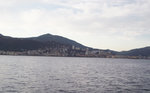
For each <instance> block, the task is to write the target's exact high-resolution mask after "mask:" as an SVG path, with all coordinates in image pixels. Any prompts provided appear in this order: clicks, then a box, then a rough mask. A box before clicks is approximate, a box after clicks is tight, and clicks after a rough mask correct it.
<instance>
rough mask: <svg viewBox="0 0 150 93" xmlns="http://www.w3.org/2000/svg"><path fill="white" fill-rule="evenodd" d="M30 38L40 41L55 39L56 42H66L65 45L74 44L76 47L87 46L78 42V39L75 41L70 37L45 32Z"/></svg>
mask: <svg viewBox="0 0 150 93" xmlns="http://www.w3.org/2000/svg"><path fill="white" fill-rule="evenodd" d="M30 39H32V40H36V41H40V42H51V41H54V42H57V43H61V44H65V45H74V46H76V47H80V48H86V47H85V46H84V45H82V44H80V43H77V42H76V41H73V40H70V39H68V38H65V37H62V36H58V35H51V34H44V35H41V36H38V37H32V38H30Z"/></svg>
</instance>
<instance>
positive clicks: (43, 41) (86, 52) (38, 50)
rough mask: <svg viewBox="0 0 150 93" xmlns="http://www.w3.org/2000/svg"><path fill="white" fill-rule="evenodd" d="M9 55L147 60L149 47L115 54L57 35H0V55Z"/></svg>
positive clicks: (149, 52) (149, 55) (115, 52)
mask: <svg viewBox="0 0 150 93" xmlns="http://www.w3.org/2000/svg"><path fill="white" fill-rule="evenodd" d="M73 46H74V47H73ZM18 52H19V53H18ZM20 52H21V53H20ZM11 53H14V54H16V53H18V54H24V55H49V56H51V55H53V56H86V57H113V58H118V57H119V58H120V57H121V58H145V57H146V58H149V57H150V46H149V47H144V48H138V49H132V50H129V51H122V52H117V51H113V50H109V49H107V50H102V49H94V48H90V47H86V46H84V45H82V44H80V43H78V42H76V41H73V40H70V39H68V38H65V37H62V36H58V35H51V34H44V35H41V36H38V37H30V38H14V37H9V36H4V35H2V34H0V54H11ZM128 56H129V57H128ZM134 56H136V57H134ZM141 56H142V57H141Z"/></svg>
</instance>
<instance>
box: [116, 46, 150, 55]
mask: <svg viewBox="0 0 150 93" xmlns="http://www.w3.org/2000/svg"><path fill="white" fill-rule="evenodd" d="M117 54H118V55H125V56H145V57H148V56H150V46H149V47H144V48H138V49H132V50H129V51H122V52H119V53H117Z"/></svg>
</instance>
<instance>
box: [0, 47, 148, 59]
mask: <svg viewBox="0 0 150 93" xmlns="http://www.w3.org/2000/svg"><path fill="white" fill-rule="evenodd" d="M0 55H27V56H62V57H101V58H130V59H150V57H143V56H124V55H115V54H113V53H112V52H110V51H104V50H99V49H91V48H79V47H75V46H61V47H60V46H59V47H53V48H49V47H46V48H41V49H37V50H22V51H0Z"/></svg>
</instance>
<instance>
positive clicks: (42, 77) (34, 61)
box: [0, 56, 150, 93]
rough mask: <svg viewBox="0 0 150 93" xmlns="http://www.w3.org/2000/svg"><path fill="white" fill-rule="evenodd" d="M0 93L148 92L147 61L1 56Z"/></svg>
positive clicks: (149, 88) (148, 75)
mask: <svg viewBox="0 0 150 93" xmlns="http://www.w3.org/2000/svg"><path fill="white" fill-rule="evenodd" d="M0 93H150V60H144V59H113V58H82V57H41V56H0Z"/></svg>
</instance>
